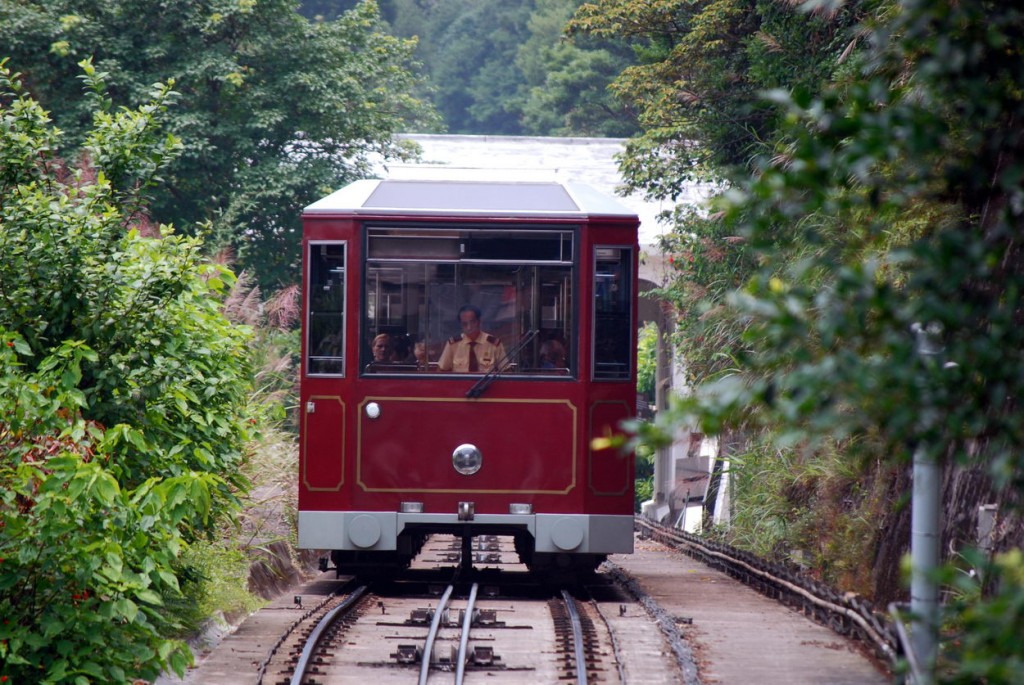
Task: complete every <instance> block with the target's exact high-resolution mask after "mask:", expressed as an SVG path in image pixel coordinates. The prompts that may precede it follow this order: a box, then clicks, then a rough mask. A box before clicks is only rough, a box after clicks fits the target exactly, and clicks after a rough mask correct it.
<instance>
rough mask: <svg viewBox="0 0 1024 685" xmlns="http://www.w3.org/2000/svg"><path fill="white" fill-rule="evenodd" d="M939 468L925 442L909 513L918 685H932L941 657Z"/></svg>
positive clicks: (919, 449)
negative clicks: (936, 665) (938, 570)
mask: <svg viewBox="0 0 1024 685" xmlns="http://www.w3.org/2000/svg"><path fill="white" fill-rule="evenodd" d="M939 473H940V471H939V465H938V462H937V461H936V459H935V456H934V454H933V453H932V451H931V450H929V449H928V448H927V447H926V446H925V445H924V443H920V444H918V446H917V448H916V449H915V450H914V471H913V477H914V486H913V491H912V503H911V511H910V527H911V534H910V566H911V575H910V614H911V631H910V637H911V644H912V645H913V649H914V655H915V656H916V658H917V662H918V663H919V664H920V666H921V672H920V678H919V679H918V681H917V685H933V683H934V682H935V659H936V656H937V655H938V633H939V585H938V583H937V582H936V580H935V569H937V568H938V566H939V497H940V483H939V480H940V479H939Z"/></svg>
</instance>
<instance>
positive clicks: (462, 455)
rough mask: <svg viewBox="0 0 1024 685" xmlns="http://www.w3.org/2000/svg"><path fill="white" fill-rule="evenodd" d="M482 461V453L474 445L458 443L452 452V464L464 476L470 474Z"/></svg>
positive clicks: (474, 471)
mask: <svg viewBox="0 0 1024 685" xmlns="http://www.w3.org/2000/svg"><path fill="white" fill-rule="evenodd" d="M483 463H484V455H483V454H481V453H480V450H478V449H477V448H476V446H475V445H459V446H458V447H456V448H455V451H454V452H452V466H454V467H455V470H456V471H458V472H459V473H461V474H462V475H464V476H472V475H473V474H474V473H476V472H477V471H479V470H480V466H482V465H483Z"/></svg>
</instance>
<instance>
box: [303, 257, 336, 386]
mask: <svg viewBox="0 0 1024 685" xmlns="http://www.w3.org/2000/svg"><path fill="white" fill-rule="evenodd" d="M308 273H309V282H308V283H307V288H308V291H307V293H306V301H307V302H308V303H309V305H308V310H309V314H308V316H309V321H308V322H307V325H306V330H307V332H308V337H307V339H306V355H307V356H306V372H307V373H309V374H311V375H325V374H327V375H342V374H344V369H345V244H344V243H310V245H309V268H308Z"/></svg>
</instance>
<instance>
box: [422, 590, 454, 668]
mask: <svg viewBox="0 0 1024 685" xmlns="http://www.w3.org/2000/svg"><path fill="white" fill-rule="evenodd" d="M454 589H455V586H454V585H449V586H448V588H447V589H446V590H445V591H444V594H443V595H442V596H441V599H440V601H439V602H438V603H437V608H436V609H435V610H434V618H433V619H432V620H431V621H430V632H428V633H427V639H426V642H424V643H423V660H422V661H421V662H420V679H419V685H427V678H428V677H430V655H431V654H433V652H434V640H435V639H437V629H438V627H439V626H440V625H441V615H442V614H443V613H444V610H445V607H447V606H448V600H449V599H450V598H451V596H452V591H453V590H454Z"/></svg>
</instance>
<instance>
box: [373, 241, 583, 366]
mask: <svg viewBox="0 0 1024 685" xmlns="http://www.w3.org/2000/svg"><path fill="white" fill-rule="evenodd" d="M574 233H575V232H574V230H573V229H571V228H568V229H567V228H563V227H550V228H544V227H540V228H538V227H533V226H531V227H522V228H517V227H514V226H503V227H501V228H500V229H495V228H494V227H488V228H483V227H463V226H459V227H449V228H434V227H407V226H403V227H388V226H376V227H370V228H368V230H367V243H366V268H365V271H364V274H365V282H364V284H363V314H362V315H363V321H362V327H361V331H362V339H361V343H362V348H363V349H362V351H361V354H362V360H363V369H364V372H365V373H397V374H415V373H424V372H435V373H486V372H487V371H490V370H491V369H492V368H495V367H497V368H498V369H499V370H500V371H501V372H502V373H503V374H526V375H538V376H558V375H563V376H571V375H573V374H574V373H575V367H574V365H573V356H574V355H573V350H574V349H575V348H574V347H573V345H572V344H571V339H572V333H573V325H574V319H573V311H574V309H575V303H574V301H573V282H574V277H573V276H574V273H573V270H574V268H575V267H574V264H575V260H574V244H575V243H574Z"/></svg>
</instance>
